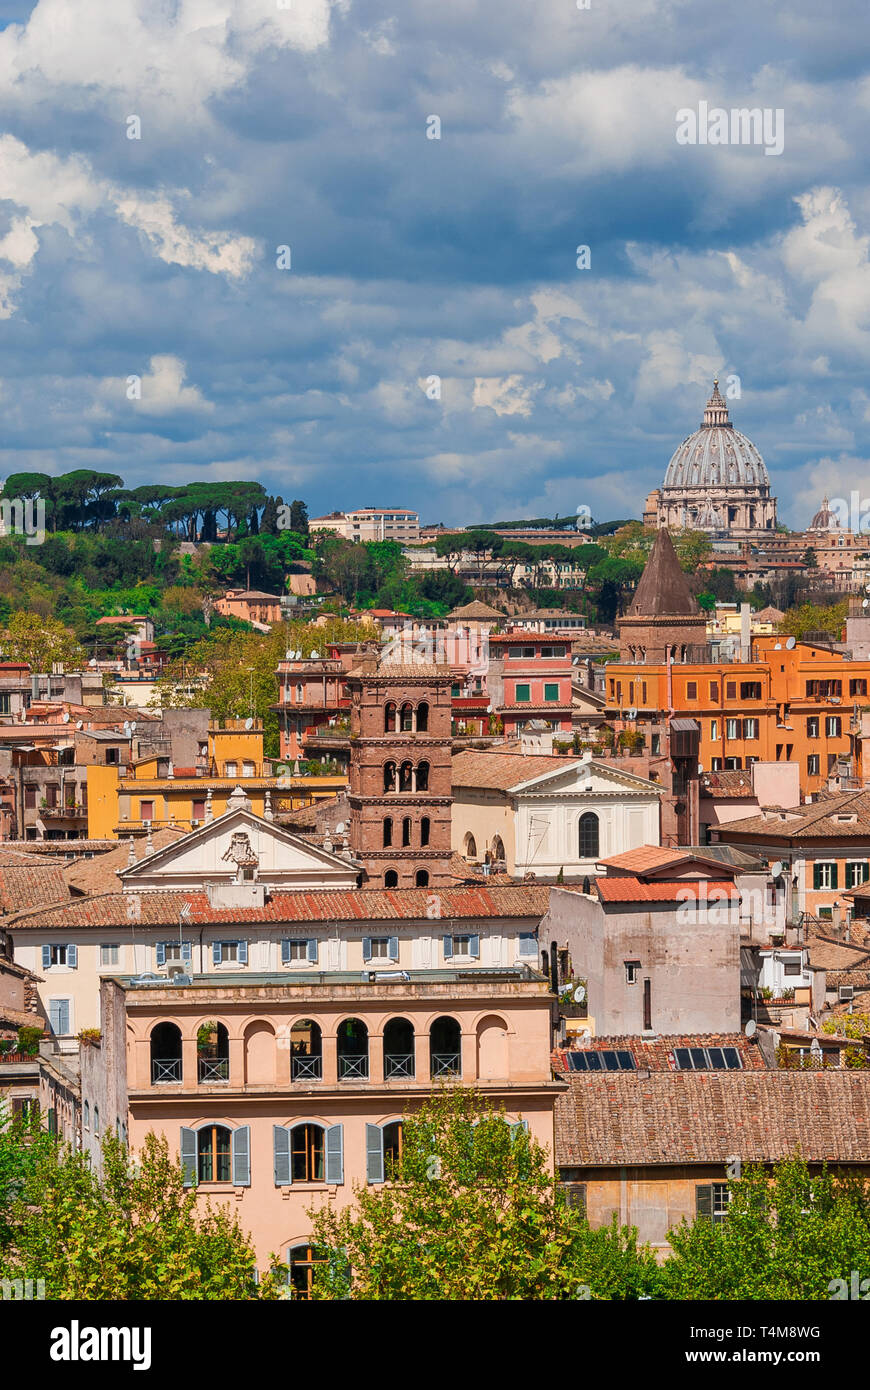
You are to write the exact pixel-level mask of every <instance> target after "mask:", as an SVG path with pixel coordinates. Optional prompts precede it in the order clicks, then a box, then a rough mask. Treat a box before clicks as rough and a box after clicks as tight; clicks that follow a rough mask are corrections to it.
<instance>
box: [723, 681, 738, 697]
mask: <svg viewBox="0 0 870 1390" xmlns="http://www.w3.org/2000/svg"><path fill="white" fill-rule="evenodd" d="M725 699H726V700H736V699H737V682H736V681H726V682H725Z"/></svg>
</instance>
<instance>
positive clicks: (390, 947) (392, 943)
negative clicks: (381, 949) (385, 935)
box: [387, 936, 399, 960]
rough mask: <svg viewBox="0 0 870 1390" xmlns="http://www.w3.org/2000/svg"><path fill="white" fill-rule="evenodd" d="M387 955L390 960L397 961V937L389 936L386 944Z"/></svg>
mask: <svg viewBox="0 0 870 1390" xmlns="http://www.w3.org/2000/svg"><path fill="white" fill-rule="evenodd" d="M387 955H388V956H389V958H390V960H398V959H399V938H398V937H397V936H391V937H390V938H389V941H388V942H387Z"/></svg>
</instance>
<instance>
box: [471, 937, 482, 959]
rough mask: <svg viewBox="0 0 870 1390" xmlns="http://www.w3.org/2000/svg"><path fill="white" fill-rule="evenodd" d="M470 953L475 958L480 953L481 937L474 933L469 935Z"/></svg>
mask: <svg viewBox="0 0 870 1390" xmlns="http://www.w3.org/2000/svg"><path fill="white" fill-rule="evenodd" d="M468 954H469V955H470V956H474V958H475V959H477V957H478V956H479V955H480V937H479V936H477V935H474V936H471V937H469V939H468Z"/></svg>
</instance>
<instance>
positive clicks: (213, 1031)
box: [196, 1019, 218, 1056]
mask: <svg viewBox="0 0 870 1390" xmlns="http://www.w3.org/2000/svg"><path fill="white" fill-rule="evenodd" d="M217 1028H218V1026H217V1024H216V1023H215V1022H214V1020H213V1019H208V1021H207V1022H206V1023H201V1024H200V1025H199V1027H198V1028H197V1030H196V1050H197V1052H198V1053H200V1054H201V1055H203V1056H206V1055H213V1054H214V1053H215V1052H216V1050H217Z"/></svg>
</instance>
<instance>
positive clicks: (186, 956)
mask: <svg viewBox="0 0 870 1390" xmlns="http://www.w3.org/2000/svg"><path fill="white" fill-rule="evenodd" d="M181 959H182V960H183V961H184V964H185V965H190V962H191V950H190V942H189V941H182V943H181Z"/></svg>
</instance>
